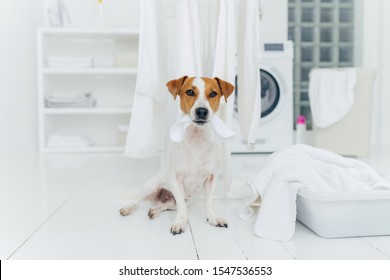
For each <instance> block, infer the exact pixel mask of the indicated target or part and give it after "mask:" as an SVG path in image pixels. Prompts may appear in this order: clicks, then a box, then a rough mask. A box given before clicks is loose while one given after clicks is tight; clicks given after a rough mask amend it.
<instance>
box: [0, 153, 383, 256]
mask: <svg viewBox="0 0 390 280" xmlns="http://www.w3.org/2000/svg"><path fill="white" fill-rule="evenodd" d="M266 156H267V155H247V156H244V155H240V156H237V155H236V156H234V157H233V163H234V188H233V196H235V198H229V199H223V198H219V199H217V200H216V203H215V206H216V209H217V210H219V212H221V213H222V212H223V213H225V215H224V216H225V218H226V219H227V220H228V221H229V228H228V229H225V228H214V227H211V226H210V225H208V224H207V223H206V222H205V219H204V216H203V207H202V201H201V200H198V201H195V202H194V203H193V205H192V206H191V207H190V208H189V226H188V229H187V231H186V232H185V233H184V234H181V235H178V236H172V235H171V234H170V233H169V228H170V224H171V222H172V220H173V217H174V214H175V213H174V212H172V211H169V212H164V213H162V214H161V215H160V216H159V217H157V218H156V219H155V220H150V219H149V218H148V216H147V210H148V206H149V205H148V204H143V205H142V206H141V207H140V208H139V209H138V210H137V211H136V212H135V213H134V214H133V215H132V216H128V217H121V216H120V215H119V213H118V209H119V208H120V207H121V206H123V205H125V204H126V203H127V199H126V198H127V197H129V196H131V194H132V193H135V192H136V190H137V189H138V188H140V187H141V186H142V184H143V182H145V180H147V178H149V177H150V176H151V175H152V174H154V173H155V172H156V171H157V170H158V169H159V165H160V161H159V159H158V158H154V159H150V160H133V159H128V158H125V157H123V156H122V155H85V154H80V155H42V156H40V155H37V154H29V153H23V154H21V153H13V152H7V153H4V152H3V153H1V155H0V259H390V236H382V237H364V238H344V239H324V238H321V237H319V236H317V235H316V234H314V233H313V232H312V231H310V230H309V229H308V228H306V227H305V226H303V225H302V224H300V223H297V227H296V233H295V235H294V238H293V239H292V240H290V241H289V242H286V243H279V242H273V241H269V240H264V239H261V238H259V237H256V236H255V235H253V233H252V227H253V225H252V224H250V223H247V222H244V221H242V220H240V219H239V218H238V216H237V213H238V211H239V210H240V209H241V208H242V207H243V204H244V202H243V200H244V199H243V198H242V195H243V194H245V193H247V191H249V190H248V189H247V188H246V186H245V184H244V182H245V180H246V179H247V178H248V176H249V174H251V173H252V172H253V170H254V168H256V167H257V166H258V165H260V164H262V163H263V162H264V159H265V158H266ZM365 161H367V162H369V163H370V164H372V165H373V166H374V167H375V168H377V169H378V170H379V171H380V172H382V173H387V174H390V157H384V156H381V157H372V158H370V159H366V160H365Z"/></svg>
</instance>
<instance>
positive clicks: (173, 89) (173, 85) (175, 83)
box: [166, 76, 188, 100]
mask: <svg viewBox="0 0 390 280" xmlns="http://www.w3.org/2000/svg"><path fill="white" fill-rule="evenodd" d="M187 78H188V76H183V77H181V78H179V79H176V80H171V81H169V82H168V83H167V84H166V86H167V87H168V90H169V92H170V93H171V94H172V95H173V100H176V97H177V96H178V95H179V92H180V89H181V87H182V86H183V84H184V81H185V80H186V79H187Z"/></svg>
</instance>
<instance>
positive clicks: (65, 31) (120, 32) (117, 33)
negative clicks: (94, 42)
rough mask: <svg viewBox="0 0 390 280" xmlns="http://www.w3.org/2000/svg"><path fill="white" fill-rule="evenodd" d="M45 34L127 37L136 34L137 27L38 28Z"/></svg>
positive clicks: (75, 36) (137, 31)
mask: <svg viewBox="0 0 390 280" xmlns="http://www.w3.org/2000/svg"><path fill="white" fill-rule="evenodd" d="M39 32H41V33H42V34H43V35H45V36H69V37H72V38H77V37H79V38H83V39H85V38H99V37H109V38H115V37H119V38H120V37H129V36H138V35H139V29H138V28H102V29H95V28H88V29H86V28H41V29H39Z"/></svg>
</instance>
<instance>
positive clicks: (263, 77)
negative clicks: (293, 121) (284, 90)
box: [260, 69, 280, 118]
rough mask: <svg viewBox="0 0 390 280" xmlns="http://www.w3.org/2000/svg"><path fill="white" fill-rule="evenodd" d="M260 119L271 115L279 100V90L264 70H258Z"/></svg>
mask: <svg viewBox="0 0 390 280" xmlns="http://www.w3.org/2000/svg"><path fill="white" fill-rule="evenodd" d="M260 81H261V93H260V94H261V95H260V96H261V118H265V117H267V116H269V115H270V114H272V112H273V111H274V110H275V109H276V107H277V106H278V104H279V100H280V88H279V84H278V82H277V81H276V80H275V78H274V77H273V76H272V75H271V74H270V73H269V72H267V71H266V70H263V69H260Z"/></svg>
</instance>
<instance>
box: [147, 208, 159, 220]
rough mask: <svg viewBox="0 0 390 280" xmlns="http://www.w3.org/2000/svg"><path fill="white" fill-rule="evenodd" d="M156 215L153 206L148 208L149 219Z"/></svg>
mask: <svg viewBox="0 0 390 280" xmlns="http://www.w3.org/2000/svg"><path fill="white" fill-rule="evenodd" d="M157 215H158V213H157V212H156V211H155V210H154V209H153V208H150V209H149V212H148V216H149V218H150V219H154V218H156V216H157Z"/></svg>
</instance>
